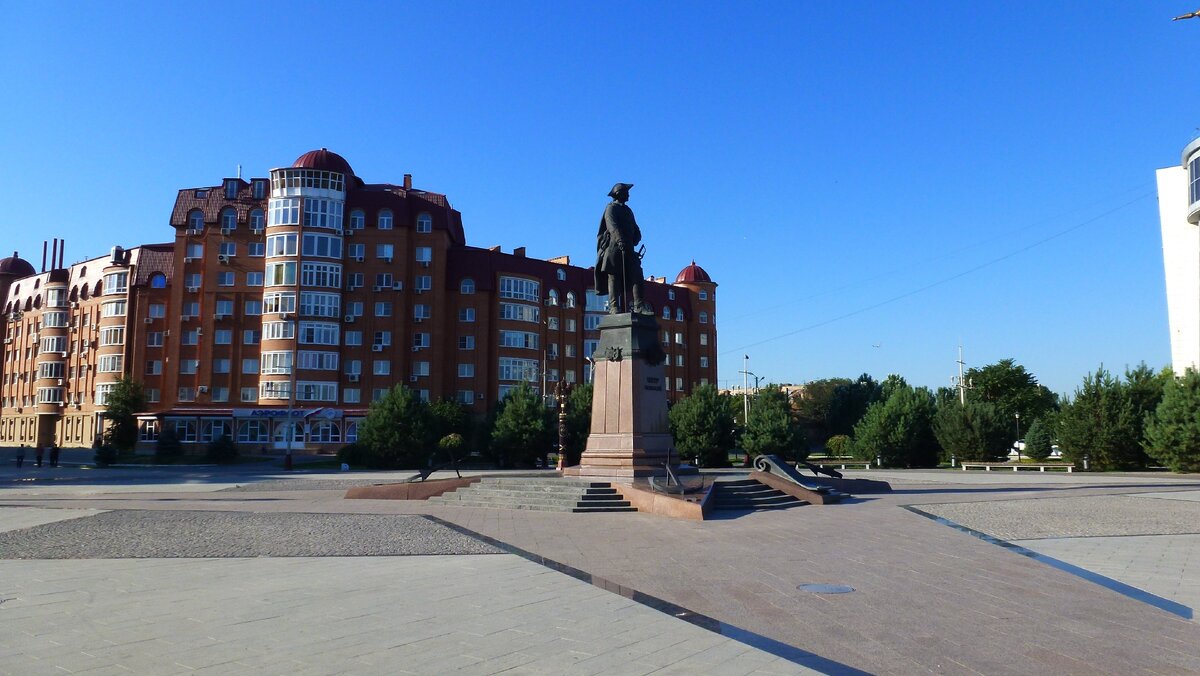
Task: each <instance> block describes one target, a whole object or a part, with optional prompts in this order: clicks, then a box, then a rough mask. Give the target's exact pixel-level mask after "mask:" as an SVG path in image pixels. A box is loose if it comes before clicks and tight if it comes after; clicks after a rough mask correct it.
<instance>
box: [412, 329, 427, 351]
mask: <svg viewBox="0 0 1200 676" xmlns="http://www.w3.org/2000/svg"><path fill="white" fill-rule="evenodd" d="M413 347H415V348H417V349H419V350H426V349H429V334H428V333H414V334H413Z"/></svg>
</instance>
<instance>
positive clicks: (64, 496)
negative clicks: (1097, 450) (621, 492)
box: [0, 465, 1200, 674]
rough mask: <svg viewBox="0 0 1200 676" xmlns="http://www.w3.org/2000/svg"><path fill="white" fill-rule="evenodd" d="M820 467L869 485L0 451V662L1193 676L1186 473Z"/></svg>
mask: <svg viewBox="0 0 1200 676" xmlns="http://www.w3.org/2000/svg"><path fill="white" fill-rule="evenodd" d="M848 474H849V475H854V476H864V477H869V478H884V479H886V480H888V481H890V482H891V483H892V485H893V487H894V488H895V489H896V490H895V491H894V492H893V493H891V494H885V495H872V496H860V497H859V498H857V499H855V500H853V501H851V502H849V503H846V504H841V505H831V506H825V507H818V506H805V507H800V508H795V509H790V510H786V511H774V512H753V513H746V512H728V513H721V514H720V515H719V518H717V519H714V520H711V521H706V522H687V521H674V520H668V519H665V518H661V517H656V516H651V515H644V514H562V513H553V512H528V511H518V510H493V509H481V508H468V507H450V506H435V505H431V504H428V503H424V502H405V501H385V500H345V499H343V497H342V496H343V494H344V492H345V490H346V488H347V487H350V486H356V485H367V484H370V483H376V482H382V481H388V480H398V479H400V478H403V477H405V476H407V473H392V474H388V473H317V472H312V473H299V472H298V473H293V474H284V473H282V472H278V471H277V470H274V469H270V468H257V469H256V468H255V467H254V466H238V467H233V468H206V467H196V468H166V469H132V468H115V469H110V470H89V469H84V468H81V467H74V466H69V465H68V466H64V467H60V468H56V469H50V468H32V469H31V468H30V467H29V466H28V465H27V466H26V467H25V468H22V469H20V470H18V469H17V468H14V467H11V466H9V467H5V468H4V469H2V470H0V628H2V629H3V631H0V673H6V674H7V673H11V674H39V673H47V674H50V673H54V674H62V673H89V674H128V673H152V674H159V673H164V674H170V673H193V672H200V673H214V674H245V673H254V674H259V673H262V674H276V673H277V674H285V673H286V674H338V673H346V674H359V673H362V674H374V673H379V674H385V673H415V674H443V673H463V674H476V673H478V674H492V673H506V674H609V673H614V674H646V673H663V674H666V673H676V674H698V673H714V674H755V673H758V674H790V673H813V672H818V673H843V674H852V673H881V674H915V673H954V674H958V673H961V674H1035V673H1036V674H1041V673H1122V674H1124V673H1161V674H1186V673H1196V674H1200V621H1197V619H1196V617H1195V615H1194V613H1193V610H1194V609H1200V588H1198V580H1200V477H1196V476H1190V477H1188V476H1173V475H1166V474H1122V475H1114V474H1105V475H1090V474H1086V473H1079V474H1073V475H1069V476H1068V475H1065V474H1054V475H1043V474H1040V473H1028V474H1026V473H1022V474H1019V475H1017V476H1011V475H1006V474H1005V473H997V472H993V473H988V475H987V476H983V473H966V472H960V471H940V472H938V471H913V472H903V471H891V472H889V471H878V470H877V471H872V472H850V473H848ZM1073 571H1074V572H1073ZM813 583H816V584H836V585H846V586H849V587H851V588H853V589H854V591H852V592H850V593H845V594H837V595H832V594H813V593H809V592H806V591H801V590H800V589H798V587H799V586H800V585H805V584H813Z"/></svg>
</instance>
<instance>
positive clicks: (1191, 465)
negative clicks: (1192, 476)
mask: <svg viewBox="0 0 1200 676" xmlns="http://www.w3.org/2000/svg"><path fill="white" fill-rule="evenodd" d="M1146 452H1147V453H1149V454H1150V457H1152V458H1154V459H1155V460H1157V461H1159V462H1161V463H1162V464H1163V465H1165V466H1166V467H1167V468H1168V469H1170V470H1171V471H1172V472H1200V373H1197V372H1196V371H1195V370H1194V369H1190V368H1189V369H1188V370H1187V371H1186V372H1184V374H1183V377H1181V378H1171V379H1170V380H1168V381H1167V383H1166V387H1165V388H1164V391H1163V398H1162V402H1161V403H1159V405H1158V408H1157V409H1155V411H1154V414H1153V415H1152V416H1151V417H1150V419H1149V420H1148V421H1147V423H1146Z"/></svg>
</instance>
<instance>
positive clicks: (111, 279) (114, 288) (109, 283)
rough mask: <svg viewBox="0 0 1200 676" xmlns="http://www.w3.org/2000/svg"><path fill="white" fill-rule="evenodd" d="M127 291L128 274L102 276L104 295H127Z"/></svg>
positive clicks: (118, 273) (115, 273)
mask: <svg viewBox="0 0 1200 676" xmlns="http://www.w3.org/2000/svg"><path fill="white" fill-rule="evenodd" d="M128 291H129V273H128V272H113V273H110V274H107V275H104V295H106V296H108V295H112V294H117V293H127V292H128Z"/></svg>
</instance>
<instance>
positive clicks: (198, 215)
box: [187, 209, 204, 230]
mask: <svg viewBox="0 0 1200 676" xmlns="http://www.w3.org/2000/svg"><path fill="white" fill-rule="evenodd" d="M187 227H188V229H189V230H203V229H204V212H203V211H200V210H199V209H193V210H192V211H191V213H189V214H188V220H187Z"/></svg>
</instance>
